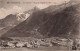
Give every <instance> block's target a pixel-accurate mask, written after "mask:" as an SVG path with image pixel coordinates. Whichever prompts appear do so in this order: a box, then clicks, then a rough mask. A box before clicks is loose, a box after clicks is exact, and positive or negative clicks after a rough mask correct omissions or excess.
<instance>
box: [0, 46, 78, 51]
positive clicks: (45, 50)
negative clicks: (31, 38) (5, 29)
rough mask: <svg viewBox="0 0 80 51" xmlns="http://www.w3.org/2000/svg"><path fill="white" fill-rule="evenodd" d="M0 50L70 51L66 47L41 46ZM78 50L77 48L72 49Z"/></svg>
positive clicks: (1, 49)
mask: <svg viewBox="0 0 80 51" xmlns="http://www.w3.org/2000/svg"><path fill="white" fill-rule="evenodd" d="M0 51H72V50H68V49H67V48H66V47H56V46H55V47H42V48H34V49H30V48H0ZM74 51H79V50H74Z"/></svg>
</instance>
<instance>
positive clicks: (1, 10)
mask: <svg viewBox="0 0 80 51" xmlns="http://www.w3.org/2000/svg"><path fill="white" fill-rule="evenodd" d="M65 1H66V2H69V1H70V0H0V19H3V18H5V17H6V16H7V15H9V14H14V13H20V12H23V11H27V10H29V9H31V8H33V7H34V6H37V7H38V8H40V9H44V8H46V7H48V6H49V5H59V4H62V3H65Z"/></svg>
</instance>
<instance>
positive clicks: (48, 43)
mask: <svg viewBox="0 0 80 51" xmlns="http://www.w3.org/2000/svg"><path fill="white" fill-rule="evenodd" d="M55 45H56V46H57V45H58V46H67V47H70V48H71V47H72V45H73V41H72V40H68V39H36V40H31V41H3V40H2V41H1V43H0V46H1V47H5V48H21V47H27V48H39V47H42V46H44V47H52V46H55Z"/></svg>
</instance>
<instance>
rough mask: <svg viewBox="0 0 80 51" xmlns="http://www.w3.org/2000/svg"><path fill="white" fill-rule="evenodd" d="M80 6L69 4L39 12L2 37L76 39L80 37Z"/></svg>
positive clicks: (50, 7)
mask: <svg viewBox="0 0 80 51" xmlns="http://www.w3.org/2000/svg"><path fill="white" fill-rule="evenodd" d="M79 6H80V4H79V3H78V4H75V3H71V2H69V3H65V4H61V5H55V6H53V5H51V6H49V7H47V8H45V9H42V10H37V11H36V12H33V13H32V14H31V15H30V16H29V17H28V18H27V19H26V20H25V21H23V22H22V23H20V24H18V25H17V26H15V27H14V28H12V29H10V30H9V31H7V32H6V33H5V34H3V35H2V36H3V37H5V36H6V37H35V38H46V37H64V38H75V37H77V36H78V35H79V23H80V22H79V20H80V18H79V15H80V11H79V9H80V8H79Z"/></svg>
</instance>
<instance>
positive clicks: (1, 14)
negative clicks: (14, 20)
mask: <svg viewBox="0 0 80 51" xmlns="http://www.w3.org/2000/svg"><path fill="white" fill-rule="evenodd" d="M24 10H25V9H23V8H22V7H19V6H13V7H12V8H8V9H5V8H1V9H0V19H3V18H5V17H6V16H7V15H9V14H15V13H20V12H23V11H24Z"/></svg>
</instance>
